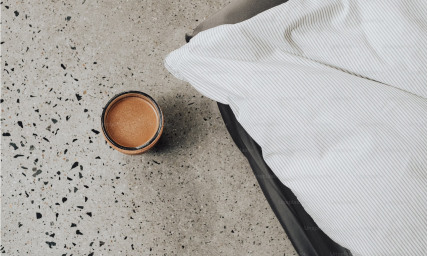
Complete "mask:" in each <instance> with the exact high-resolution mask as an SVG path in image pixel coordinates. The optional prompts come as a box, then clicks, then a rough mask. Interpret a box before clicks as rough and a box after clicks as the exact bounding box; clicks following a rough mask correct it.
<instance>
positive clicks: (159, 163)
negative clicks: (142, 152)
mask: <svg viewBox="0 0 428 256" xmlns="http://www.w3.org/2000/svg"><path fill="white" fill-rule="evenodd" d="M152 161H153V162H154V163H156V164H160V163H158V162H156V161H155V160H152Z"/></svg>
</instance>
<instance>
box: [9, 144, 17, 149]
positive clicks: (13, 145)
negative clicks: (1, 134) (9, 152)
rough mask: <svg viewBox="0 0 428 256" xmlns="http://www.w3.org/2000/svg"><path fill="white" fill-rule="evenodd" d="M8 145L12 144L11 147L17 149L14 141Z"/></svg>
mask: <svg viewBox="0 0 428 256" xmlns="http://www.w3.org/2000/svg"><path fill="white" fill-rule="evenodd" d="M9 145H10V146H12V147H13V149H15V150H17V149H18V146H16V144H15V143H13V142H11V143H9Z"/></svg>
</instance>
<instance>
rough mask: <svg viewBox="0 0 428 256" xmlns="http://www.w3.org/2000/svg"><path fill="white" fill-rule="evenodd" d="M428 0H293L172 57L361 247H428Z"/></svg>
mask: <svg viewBox="0 0 428 256" xmlns="http://www.w3.org/2000/svg"><path fill="white" fill-rule="evenodd" d="M425 56H426V2H425V1H405V2H404V1H383V0H377V1H363V0H347V1H346V0H323V1H316V0H289V1H288V2H286V3H284V4H281V5H279V6H276V7H274V8H272V9H269V10H267V11H265V12H262V13H260V14H258V15H257V16H255V17H253V18H251V19H248V20H246V21H244V22H241V23H238V24H234V25H221V26H218V27H215V28H212V29H209V30H206V31H203V32H200V33H199V34H198V35H196V36H195V37H194V38H192V40H191V41H190V42H189V43H188V44H186V45H184V46H182V47H181V48H179V49H177V50H175V51H173V52H172V53H170V54H169V55H168V56H167V57H166V59H165V61H164V64H165V66H166V68H167V69H168V70H169V71H170V72H171V73H172V74H173V75H174V76H176V77H177V78H179V79H181V80H184V81H187V82H189V83H190V84H191V85H192V86H194V87H195V88H196V89H197V90H198V91H199V92H201V93H202V94H203V95H205V96H207V97H209V98H211V99H213V100H215V101H218V102H220V103H223V104H227V105H229V106H230V108H231V109H232V111H233V113H234V115H235V116H236V118H237V120H238V121H239V123H240V124H241V125H242V127H243V128H244V129H245V131H246V132H247V133H248V134H249V135H251V137H252V138H253V139H254V140H255V141H256V142H257V144H258V145H260V147H261V148H262V152H263V158H264V160H265V162H266V163H267V164H268V166H269V167H270V168H271V169H272V171H273V172H274V173H275V175H276V176H278V178H279V179H280V181H281V182H282V183H283V184H284V185H285V186H287V187H288V188H290V189H291V191H293V193H294V194H295V195H296V197H297V199H298V200H299V202H300V203H301V204H302V206H303V207H304V209H305V210H306V212H307V213H308V214H309V215H310V216H311V217H312V218H313V220H314V222H315V223H316V224H317V226H318V227H319V228H320V229H321V230H322V231H323V232H324V233H325V234H327V235H328V236H329V237H330V238H331V239H332V240H333V241H335V242H336V243H338V244H340V245H341V246H343V247H346V248H348V249H350V250H351V252H352V253H353V255H409V254H415V255H426V185H427V184H426V114H427V113H426V58H425Z"/></svg>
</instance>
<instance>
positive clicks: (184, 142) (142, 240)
mask: <svg viewBox="0 0 428 256" xmlns="http://www.w3.org/2000/svg"><path fill="white" fill-rule="evenodd" d="M227 3H228V2H227V1H224V0H220V1H212V0H208V1H199V0H196V1H171V0H168V1H155V0H145V1H136V0H122V1H107V0H105V1H103V0H98V1H97V0H78V1H60V0H49V1H47V0H44V1H42V0H38V1H20V0H18V1H16V0H15V1H9V0H6V1H3V2H1V21H2V27H1V32H2V35H1V36H2V38H1V47H2V61H1V65H2V79H1V84H2V86H1V104H0V105H1V109H2V110H1V127H2V131H1V132H2V137H1V149H2V150H1V177H2V187H1V192H2V196H1V202H2V203H1V206H2V208H1V209H2V215H1V233H2V236H1V239H2V241H1V248H0V251H1V252H2V255H10V256H12V255H16V256H22V255H36V256H39V255H40V256H42V255H43V256H45V255H56V256H80V255H89V256H99V255H115V256H116V255H296V253H295V251H294V249H293V247H292V245H291V243H290V241H289V240H288V238H287V236H286V234H285V232H284V231H283V229H282V227H281V226H280V224H279V222H278V221H277V219H276V218H275V216H274V214H273V212H272V211H271V209H270V207H269V205H268V203H267V201H266V199H265V198H264V196H263V194H262V191H261V190H260V188H259V186H258V184H257V180H256V178H255V177H254V175H253V173H252V170H251V169H250V167H249V164H248V163H247V161H246V159H245V158H244V156H243V155H242V154H241V152H240V151H239V149H238V148H237V147H236V146H235V145H234V143H233V141H232V140H231V138H230V136H229V134H228V132H227V130H226V128H225V126H224V123H223V121H222V119H221V117H220V114H219V111H218V109H217V105H216V103H215V102H213V101H212V100H210V99H208V98H206V97H203V96H202V95H201V94H200V93H198V92H197V91H196V90H195V89H193V88H192V87H191V85H189V84H188V83H184V82H182V81H179V80H177V79H176V78H174V77H173V76H172V75H171V74H169V73H168V71H167V70H166V69H165V68H164V66H163V63H162V61H163V59H164V58H165V56H166V55H167V54H168V53H169V52H171V51H172V50H174V49H176V48H178V47H180V46H181V45H183V44H184V43H185V42H184V35H185V33H186V32H190V31H192V29H193V28H195V27H196V26H197V24H199V23H200V22H201V21H202V20H204V19H205V18H207V17H208V16H210V15H211V14H213V13H215V12H216V11H217V10H219V9H220V8H221V7H223V6H224V5H226V4H227ZM127 90H140V91H143V92H146V93H148V94H149V95H151V96H152V97H153V98H154V99H155V100H156V101H157V102H158V103H159V104H160V106H161V108H162V109H163V112H164V115H165V128H164V133H163V135H162V137H161V139H160V142H159V143H158V144H157V146H156V147H155V148H154V149H153V150H151V151H150V152H148V153H146V154H143V155H139V156H127V155H123V154H121V153H119V152H117V151H115V150H113V149H112V148H110V147H109V146H108V145H107V144H106V142H105V141H104V139H103V136H102V134H101V133H100V131H101V130H100V114H101V111H102V108H103V106H104V105H105V103H106V102H107V101H108V100H109V99H110V98H111V97H112V96H114V95H115V94H117V93H119V92H122V91H127Z"/></svg>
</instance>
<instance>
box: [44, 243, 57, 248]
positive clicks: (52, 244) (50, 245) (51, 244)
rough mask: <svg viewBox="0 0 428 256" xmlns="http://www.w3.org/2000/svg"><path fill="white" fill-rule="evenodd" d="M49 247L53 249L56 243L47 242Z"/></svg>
mask: <svg viewBox="0 0 428 256" xmlns="http://www.w3.org/2000/svg"><path fill="white" fill-rule="evenodd" d="M46 243H47V244H48V245H49V248H51V249H52V246H55V245H56V243H55V242H46Z"/></svg>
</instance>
